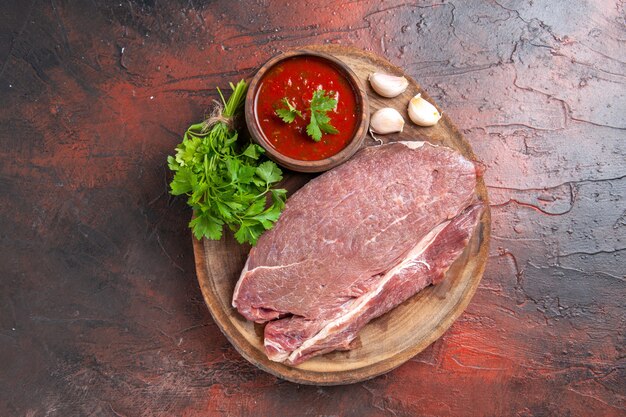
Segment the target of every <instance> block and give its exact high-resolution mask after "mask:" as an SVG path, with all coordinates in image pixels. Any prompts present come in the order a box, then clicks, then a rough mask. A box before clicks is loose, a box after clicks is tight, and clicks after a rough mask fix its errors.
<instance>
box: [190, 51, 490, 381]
mask: <svg viewBox="0 0 626 417" xmlns="http://www.w3.org/2000/svg"><path fill="white" fill-rule="evenodd" d="M308 48H310V49H316V50H317V49H319V50H320V51H322V52H326V53H330V54H333V55H336V56H337V57H339V58H340V59H341V60H342V61H343V62H345V63H346V64H347V65H349V66H350V67H351V68H352V69H353V70H354V72H355V73H356V74H358V76H359V77H360V78H361V80H362V81H363V83H364V84H365V85H367V86H368V90H367V91H368V93H369V94H370V106H371V110H372V112H374V111H376V110H378V109H380V108H383V107H394V108H396V109H398V110H399V111H400V113H401V114H402V115H403V117H404V118H405V120H407V123H406V125H405V127H404V131H403V132H402V133H399V134H397V135H386V136H382V135H381V136H380V137H381V138H382V139H383V140H384V141H385V142H392V141H410V140H427V141H429V142H431V143H435V144H438V145H443V146H448V147H450V148H452V149H455V150H457V151H458V152H460V153H461V154H462V155H464V156H465V157H466V158H468V159H471V160H476V156H475V155H474V152H473V151H472V148H471V147H470V145H469V143H468V142H467V141H466V140H465V138H464V137H463V135H462V134H461V133H460V132H459V130H458V129H457V128H456V127H455V126H454V124H453V123H452V121H451V120H450V118H449V117H448V115H447V114H446V113H443V117H442V118H441V120H439V123H437V124H436V125H435V126H432V127H426V128H424V127H418V126H415V125H414V124H412V123H410V122H408V120H409V119H408V114H407V110H406V107H407V103H408V101H409V99H410V98H411V97H413V96H414V95H415V94H417V93H421V94H422V96H423V97H424V98H425V99H427V100H428V101H429V102H431V103H434V100H432V98H431V97H430V96H429V95H428V93H426V92H425V91H424V90H423V89H422V88H421V87H420V86H419V85H418V84H417V83H416V82H415V81H414V80H412V79H411V77H409V76H408V75H406V74H404V73H403V71H402V69H400V68H398V67H396V66H394V65H392V64H390V63H389V62H388V61H386V60H384V59H383V58H381V57H379V56H376V55H373V54H370V53H366V52H364V51H361V50H358V49H354V48H346V47H340V46H336V45H323V46H309V47H308ZM376 71H382V72H386V73H388V74H396V75H404V76H406V77H407V79H408V80H409V88H407V91H405V92H404V93H402V94H401V95H400V96H398V97H395V98H392V99H388V98H383V97H381V96H378V95H377V94H376V93H375V92H374V91H373V90H372V89H371V88H370V87H369V85H368V83H367V77H368V75H369V74H371V73H372V72H376ZM439 110H441V109H439ZM364 143H365V144H366V145H367V144H370V141H369V140H366V141H365V142H364ZM372 144H373V142H372ZM380 169H384V167H380ZM373 175H376V173H375V172H374V173H373ZM310 179H311V176H310V175H307V174H301V173H297V172H286V173H285V178H284V180H283V183H282V184H281V186H283V187H284V188H286V189H287V190H288V191H289V192H290V193H293V192H294V191H296V190H297V189H298V188H300V187H302V186H303V185H304V184H305V183H306V182H307V181H308V180H310ZM476 197H477V198H478V199H480V200H482V201H483V202H484V203H485V205H486V206H487V209H486V210H485V211H484V213H483V215H482V217H481V219H480V223H479V224H478V226H477V227H476V230H475V231H474V234H473V235H472V237H471V239H470V241H469V243H468V245H467V247H466V248H465V251H464V252H463V254H462V255H461V256H460V257H459V258H458V259H457V260H456V261H455V262H454V264H453V265H452V267H451V268H450V269H449V270H448V272H447V273H446V278H445V279H444V280H443V282H441V283H440V284H438V285H435V286H430V287H428V288H425V289H424V290H422V291H420V292H419V293H417V294H416V295H414V296H413V297H411V298H410V299H408V300H407V301H405V302H404V303H402V304H401V305H399V306H398V307H396V308H394V309H393V310H391V311H389V312H387V313H386V314H384V315H383V316H381V317H378V318H377V319H375V320H372V321H371V322H370V323H368V324H367V325H366V326H365V327H364V328H363V329H362V330H361V331H360V332H359V334H358V336H357V339H355V342H354V343H355V344H356V346H355V348H354V349H353V350H350V351H347V352H331V353H328V354H326V355H321V356H317V357H314V358H312V359H309V360H307V361H305V362H303V363H301V364H300V365H297V366H288V365H285V364H282V363H277V362H272V361H270V360H269V359H268V358H267V356H266V355H265V351H264V347H263V326H262V325H258V324H254V323H252V322H250V321H247V320H246V319H245V318H243V317H242V316H241V315H240V314H239V313H238V312H237V310H235V309H234V308H233V307H232V305H231V300H232V297H233V290H234V288H235V284H236V283H237V280H238V279H239V275H240V274H241V270H242V268H243V266H244V264H245V262H246V258H247V257H248V252H249V251H250V247H249V246H248V245H240V244H238V243H237V242H236V241H235V239H234V237H233V236H232V233H229V232H226V233H224V237H223V238H222V240H219V241H213V240H207V239H203V240H202V241H199V240H196V239H195V238H194V239H193V247H194V255H195V261H196V273H197V275H198V282H199V284H200V289H201V290H202V294H203V296H204V300H205V302H206V304H207V306H208V308H209V311H210V312H211V315H212V316H213V318H214V319H215V323H217V325H218V326H219V327H220V329H221V330H222V332H223V333H224V335H225V336H226V337H227V338H228V340H229V341H230V342H231V343H232V345H233V346H234V347H235V349H237V351H238V352H239V353H240V354H241V355H242V356H243V357H244V358H246V359H247V360H248V361H250V362H251V363H253V364H254V365H256V366H258V367H259V368H261V369H263V370H264V371H267V372H269V373H271V374H273V375H276V376H278V377H280V378H284V379H287V380H289V381H293V382H297V383H301V384H315V385H338V384H350V383H354V382H358V381H363V380H366V379H369V378H373V377H375V376H376V375H380V374H383V373H385V372H388V371H390V370H392V369H394V368H396V367H397V366H400V365H401V364H403V363H404V362H406V361H408V360H409V359H411V358H412V357H413V356H415V355H416V354H418V353H419V352H421V351H422V350H424V349H425V348H426V347H427V346H428V345H430V344H431V343H433V342H434V341H435V340H437V339H438V338H439V337H440V336H441V335H443V333H444V332H445V331H446V330H447V329H448V328H449V327H450V326H451V325H452V323H454V321H455V320H456V319H457V318H458V317H459V316H460V315H461V314H462V313H463V310H465V307H466V306H467V305H468V303H469V302H470V300H471V299H472V296H473V295H474V292H475V291H476V288H477V287H478V284H479V283H480V279H481V277H482V275H483V271H484V270H485V265H486V264H487V257H488V254H489V238H490V230H491V214H490V211H489V207H488V204H489V201H488V196H487V188H486V187H485V183H484V181H483V178H482V177H481V178H478V184H477V186H476Z"/></svg>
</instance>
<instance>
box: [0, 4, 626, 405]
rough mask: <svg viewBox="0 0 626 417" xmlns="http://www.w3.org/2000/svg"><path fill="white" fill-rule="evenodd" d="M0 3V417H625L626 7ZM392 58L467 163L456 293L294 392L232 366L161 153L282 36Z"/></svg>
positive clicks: (283, 40)
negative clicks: (343, 369) (335, 372)
mask: <svg viewBox="0 0 626 417" xmlns="http://www.w3.org/2000/svg"><path fill="white" fill-rule="evenodd" d="M313 4H315V5H314V6H313V5H311V6H306V5H305V4H304V2H302V4H300V2H298V3H296V2H291V3H281V2H271V3H270V2H232V1H216V2H210V3H208V2H200V1H198V0H195V1H182V0H181V1H179V2H165V1H163V2H156V1H146V2H144V3H141V2H136V1H128V2H104V1H100V0H94V1H91V2H78V1H74V2H69V1H61V0H51V1H49V2H43V1H23V2H22V1H17V0H13V1H5V2H2V5H1V6H0V8H1V12H0V120H1V123H0V158H1V159H0V192H1V193H2V201H1V203H0V279H1V283H0V288H1V290H0V306H1V307H2V311H1V314H0V364H1V366H0V415H2V416H44V415H49V416H83V415H85V416H86V415H96V416H170V415H172V416H173V415H176V416H204V415H224V416H226V415H229V416H230V415H267V416H273V415H280V416H290V415H311V416H313V415H325V416H330V415H351V416H378V415H395V416H415V415H423V416H590V415H593V416H623V415H625V414H626V382H625V381H626V370H625V367H626V363H625V362H626V360H625V356H626V350H625V348H624V347H625V346H626V337H625V332H626V309H625V307H624V305H625V302H624V300H625V299H626V286H625V275H626V258H625V256H624V254H625V250H626V197H625V194H626V162H625V161H626V137H625V136H626V135H625V133H624V129H625V128H626V118H624V114H625V110H626V108H625V104H624V96H625V90H624V77H625V75H626V67H625V64H624V62H626V49H625V48H624V39H625V38H626V33H625V30H624V15H625V13H624V5H623V3H622V2H619V1H601V0H596V1H595V2H587V1H578V2H569V1H564V0H563V1H560V0H557V1H551V0H535V1H530V2H520V1H508V0H498V1H497V2H496V1H489V2H461V1H458V2H433V3H420V6H411V5H408V4H405V3H400V2H395V1H394V2H384V3H383V2H379V1H364V2H348V3H345V4H343V5H341V6H339V5H338V4H337V3H335V2H331V1H320V2H315V3H313ZM326 42H331V43H337V44H346V45H347V44H352V45H355V46H357V47H360V48H363V49H366V50H369V51H373V52H375V53H378V54H381V55H384V56H387V57H388V58H389V59H390V60H391V61H392V62H394V63H395V64H397V65H400V66H402V67H404V68H406V70H407V72H408V73H409V74H410V75H412V76H413V77H414V78H415V79H416V80H418V82H420V83H421V84H422V85H423V86H424V88H425V89H426V90H427V91H429V93H430V94H431V95H433V97H434V98H435V99H436V100H437V102H438V103H439V104H440V105H441V108H443V109H444V111H446V112H447V113H448V114H449V115H450V117H451V118H452V119H453V120H455V121H456V123H457V125H458V126H459V128H460V129H462V130H463V132H464V133H465V135H466V136H467V138H468V140H469V141H470V142H471V143H472V146H473V147H474V150H475V151H476V153H477V155H478V156H479V157H480V158H481V159H482V161H483V162H484V163H485V164H486V166H487V168H488V169H487V171H486V174H485V178H486V181H487V184H488V185H489V191H490V196H491V199H492V204H493V208H492V216H493V234H494V236H493V241H492V249H491V258H490V260H489V265H488V267H487V271H486V273H485V276H484V278H483V281H482V283H481V286H480V288H479V289H478V292H477V293H476V296H475V298H474V299H473V301H472V303H471V304H470V305H469V307H468V309H467V311H466V312H465V313H464V314H463V315H462V316H461V318H460V319H459V320H458V321H457V322H456V323H455V324H454V325H453V326H452V328H451V329H450V330H449V331H448V332H447V333H446V334H445V336H444V337H442V338H441V339H440V340H438V341H437V342H435V343H434V344H433V345H432V346H431V347H429V348H428V349H427V350H426V351H424V352H423V353H421V354H420V355H418V356H416V357H415V358H414V359H413V360H411V361H410V362H408V363H406V364H405V365H403V366H401V367H400V368H398V369H397V370H395V371H393V372H391V373H389V374H387V375H385V376H382V377H379V378H376V379H374V380H371V381H368V382H364V383H360V384H355V385H351V386H344V387H326V388H317V387H310V386H297V385H294V384H291V383H287V382H283V381H280V380H277V379H276V378H274V377H272V376H270V375H268V374H265V373H263V372H262V371H259V370H257V369H256V368H254V367H253V366H252V365H250V364H248V363H247V362H246V361H244V360H243V359H242V358H241V357H240V356H239V355H238V354H237V353H236V352H235V351H234V349H233V348H232V347H231V346H230V345H229V343H228V342H227V341H226V339H225V338H224V336H223V335H222V334H221V333H220V331H219V329H218V328H217V326H216V325H215V324H214V323H213V321H212V320H211V317H210V316H209V314H208V312H207V309H206V308H205V306H204V303H203V300H202V296H201V294H200V291H199V289H198V284H197V282H196V279H195V274H194V266H193V258H192V250H191V240H190V234H189V232H188V230H187V228H186V227H187V222H188V220H189V214H190V213H189V211H188V210H187V208H186V207H185V204H184V202H183V201H182V200H181V199H173V198H170V197H169V196H168V195H167V193H166V183H167V179H168V174H167V170H166V164H165V158H166V155H167V154H169V153H171V151H172V149H173V147H174V146H175V145H176V144H177V143H178V142H179V141H180V137H181V134H182V133H183V131H184V129H185V128H186V127H187V126H188V125H189V124H191V123H192V122H196V121H198V120H200V119H201V118H202V117H203V115H204V112H205V110H206V109H207V108H208V106H209V105H210V103H211V100H212V99H214V98H217V97H216V96H215V94H214V91H215V87H216V86H220V87H227V85H228V84H227V83H228V81H236V80H237V79H239V78H241V77H249V76H250V75H252V73H253V71H254V68H255V67H257V66H259V65H260V64H262V63H263V62H264V61H265V60H266V59H268V58H269V57H270V56H272V55H274V54H276V53H277V52H279V51H282V50H286V49H289V48H292V47H298V46H302V45H306V44H312V43H326Z"/></svg>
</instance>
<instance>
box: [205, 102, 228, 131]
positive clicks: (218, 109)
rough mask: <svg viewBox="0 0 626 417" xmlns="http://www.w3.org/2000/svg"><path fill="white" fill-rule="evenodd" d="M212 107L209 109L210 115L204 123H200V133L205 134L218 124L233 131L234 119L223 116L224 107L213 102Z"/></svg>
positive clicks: (219, 103)
mask: <svg viewBox="0 0 626 417" xmlns="http://www.w3.org/2000/svg"><path fill="white" fill-rule="evenodd" d="M213 103H214V106H213V109H211V113H210V114H209V116H208V117H207V118H206V120H205V121H204V122H202V133H206V132H208V131H209V129H211V128H212V127H213V126H215V125H216V124H218V123H223V124H224V125H226V127H227V128H228V129H229V130H234V129H235V118H234V117H228V116H224V105H223V104H222V103H221V102H219V101H217V100H213Z"/></svg>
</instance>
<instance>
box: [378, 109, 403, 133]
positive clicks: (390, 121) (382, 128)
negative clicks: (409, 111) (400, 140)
mask: <svg viewBox="0 0 626 417" xmlns="http://www.w3.org/2000/svg"><path fill="white" fill-rule="evenodd" d="M403 128H404V118H403V117H402V115H401V114H400V113H399V112H398V111H397V110H396V109H392V108H391V107H386V108H384V109H380V110H378V111H376V113H374V114H373V115H372V117H370V130H371V131H372V132H374V133H379V134H381V135H386V134H388V133H396V132H402V129H403Z"/></svg>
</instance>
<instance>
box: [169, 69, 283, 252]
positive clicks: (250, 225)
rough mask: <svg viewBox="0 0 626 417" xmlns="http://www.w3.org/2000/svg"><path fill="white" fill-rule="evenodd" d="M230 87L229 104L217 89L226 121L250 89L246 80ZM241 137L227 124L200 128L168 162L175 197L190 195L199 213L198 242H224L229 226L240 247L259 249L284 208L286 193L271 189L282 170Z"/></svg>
mask: <svg viewBox="0 0 626 417" xmlns="http://www.w3.org/2000/svg"><path fill="white" fill-rule="evenodd" d="M231 88H232V89H233V93H232V95H231V96H230V98H229V99H228V101H226V100H225V99H224V97H223V95H222V92H221V91H220V90H219V89H218V92H219V94H220V97H221V98H222V102H223V103H224V110H223V112H222V115H223V116H224V117H227V118H232V117H233V116H234V115H235V114H236V113H237V112H238V111H239V110H240V108H241V106H242V104H243V101H244V99H245V94H246V90H247V88H248V85H247V84H246V82H245V81H243V80H242V81H240V82H239V83H238V84H237V85H236V86H235V85H233V84H231ZM237 137H238V136H237V132H236V131H234V130H232V129H231V128H230V127H229V126H228V125H227V124H226V123H224V122H222V121H218V122H217V123H215V124H212V125H208V124H207V123H197V124H194V125H191V126H190V127H189V129H187V132H185V135H184V136H183V141H182V143H180V144H179V145H178V146H177V147H176V154H175V155H174V156H168V158H167V165H168V167H169V168H170V170H172V171H173V172H174V178H173V179H172V182H171V183H170V193H171V194H172V195H183V194H184V195H187V204H188V205H189V206H191V207H192V208H193V212H194V217H193V219H192V220H191V221H190V222H189V227H190V228H191V229H192V231H193V235H194V236H195V237H196V238H197V239H202V238H203V237H206V238H208V239H213V240H219V239H221V238H222V232H223V228H224V225H226V226H227V227H228V228H229V229H230V230H232V231H233V232H234V233H235V238H236V239H237V241H238V242H239V243H245V242H247V243H250V244H252V245H254V244H256V241H257V239H258V238H259V236H261V234H262V233H263V232H264V231H265V230H268V229H271V228H272V227H273V226H274V223H276V221H277V220H278V217H279V216H280V213H281V212H282V210H283V208H284V207H285V199H286V194H287V191H286V190H284V189H276V188H272V187H273V186H274V185H275V184H276V183H277V182H278V181H280V180H281V179H282V172H281V170H280V169H279V168H278V166H276V164H275V163H274V162H271V161H265V162H261V158H262V155H263V153H264V152H265V150H264V149H263V148H262V147H260V146H259V145H256V144H249V145H247V146H246V147H245V149H244V150H243V152H242V151H241V150H240V149H239V147H238V143H237ZM242 149H243V148H242Z"/></svg>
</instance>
